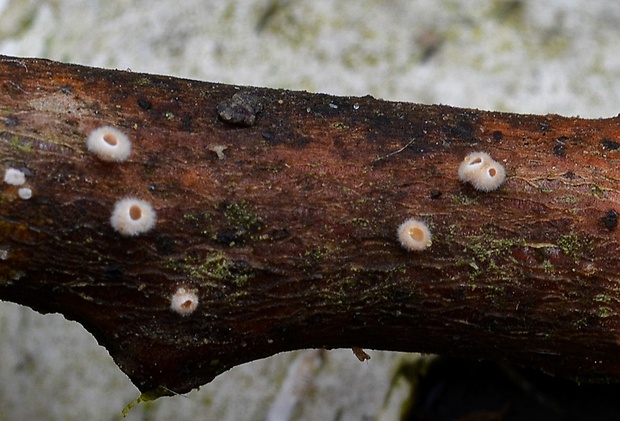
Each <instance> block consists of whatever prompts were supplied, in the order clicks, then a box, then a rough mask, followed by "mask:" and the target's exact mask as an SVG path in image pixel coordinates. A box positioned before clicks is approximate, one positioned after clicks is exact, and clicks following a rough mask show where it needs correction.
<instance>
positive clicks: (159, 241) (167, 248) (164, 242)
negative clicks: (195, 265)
mask: <svg viewBox="0 0 620 421" xmlns="http://www.w3.org/2000/svg"><path fill="white" fill-rule="evenodd" d="M155 247H156V248H157V251H158V252H159V253H161V254H170V253H173V252H174V240H173V239H172V237H170V236H168V235H159V236H157V238H155Z"/></svg>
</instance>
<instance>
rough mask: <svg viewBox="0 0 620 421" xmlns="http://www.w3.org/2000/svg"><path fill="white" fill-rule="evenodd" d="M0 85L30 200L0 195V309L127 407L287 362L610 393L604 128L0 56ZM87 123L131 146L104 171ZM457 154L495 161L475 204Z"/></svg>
mask: <svg viewBox="0 0 620 421" xmlns="http://www.w3.org/2000/svg"><path fill="white" fill-rule="evenodd" d="M0 86H1V89H2V90H1V92H2V93H1V96H0V121H1V123H2V127H1V130H0V158H1V162H2V168H1V169H2V171H4V170H5V169H6V168H9V167H12V168H18V169H22V170H23V171H24V172H25V173H26V179H27V184H28V185H29V186H30V187H31V188H32V191H33V197H32V198H31V199H29V200H22V199H19V198H18V197H17V193H16V187H14V186H9V185H7V184H4V185H3V187H2V192H1V195H0V200H1V206H0V257H1V258H2V260H0V275H1V277H0V298H2V299H4V300H10V301H14V302H17V303H21V304H24V305H28V306H30V307H32V308H34V309H36V310H38V311H40V312H43V313H46V312H60V313H62V314H64V315H65V316H66V317H68V318H70V319H73V320H77V321H79V322H80V323H82V324H83V325H84V326H85V327H86V329H88V330H89V331H90V332H91V333H92V334H93V335H94V336H95V337H96V338H97V340H98V341H99V342H100V343H101V344H102V345H103V346H105V347H106V348H107V349H108V350H109V352H110V354H111V355H112V356H113V357H114V359H115V361H116V362H117V364H118V365H119V367H120V368H121V369H122V370H123V371H124V372H125V373H127V374H128V375H129V376H130V378H131V379H132V381H133V382H134V383H135V384H136V385H137V386H138V387H139V388H140V389H141V390H142V391H145V392H149V391H151V392H153V391H154V393H155V394H158V393H160V392H161V393H167V392H169V391H175V392H179V393H180V392H186V391H189V390H190V389H192V388H194V387H197V386H199V385H201V384H203V383H205V382H208V381H210V380H211V379H213V378H214V377H215V376H217V375H218V374H220V373H222V372H224V371H226V370H227V369H229V368H231V367H233V366H235V365H237V364H240V363H243V362H246V361H251V360H255V359H258V358H262V357H266V356H269V355H273V354H275V353H278V352H281V351H287V350H292V349H299V348H311V347H326V348H335V347H363V348H371V349H385V350H399V351H421V352H433V353H445V354H458V355H465V356H472V357H481V358H482V357H486V358H505V359H509V360H511V361H514V362H516V363H519V364H523V365H529V366H533V367H538V368H540V369H543V370H545V371H547V372H552V373H555V374H558V375H562V376H569V377H578V378H579V379H582V380H588V381H609V380H611V381H616V380H618V379H620V345H619V341H620V314H619V312H620V304H619V302H620V301H619V300H620V275H619V274H618V267H619V265H618V251H619V241H618V232H617V230H616V225H617V219H618V215H617V213H616V210H618V201H619V200H620V196H619V193H618V186H619V183H618V178H619V177H620V175H619V174H618V170H617V166H618V163H619V162H620V161H619V157H620V150H619V148H620V130H619V127H620V124H619V123H620V120H619V119H618V118H611V119H601V120H584V119H579V118H565V117H560V116H555V115H549V116H533V115H516V114H505V113H494V112H484V111H477V110H470V109H458V108H452V107H447V106H440V105H433V106H428V105H420V104H407V103H394V102H386V101H380V100H376V99H374V98H371V97H364V98H350V97H333V96H328V95H319V94H309V93H304V92H290V91H283V90H272V89H262V88H247V87H235V86H228V85H220V84H212V83H205V82H197V81H190V80H181V79H175V78H171V77H162V76H152V75H144V74H136V73H130V72H120V71H110V70H100V69H92V68H86V67H80V66H73V65H66V64H59V63H54V62H50V61H45V60H30V59H16V58H9V57H3V58H1V59H0ZM235 94H238V95H237V96H234V95H235ZM101 125H112V126H115V127H117V128H120V129H122V130H123V131H125V132H126V133H127V134H128V135H129V136H130V137H131V139H133V152H132V155H131V156H130V158H129V160H128V161H126V162H123V163H104V162H102V161H100V160H98V159H97V158H95V157H94V156H93V155H92V154H90V153H88V151H87V150H86V147H85V138H86V136H87V134H88V133H89V132H90V131H91V130H92V129H94V128H96V127H98V126H101ZM218 145H219V146H225V147H226V149H225V150H224V151H223V156H222V157H221V158H222V159H220V157H218V155H217V153H216V152H215V151H216V149H217V148H214V147H215V146H218ZM478 150H482V151H486V152H489V153H490V154H491V155H492V156H493V157H494V158H495V159H496V160H498V161H500V162H503V163H504V166H505V168H506V170H507V174H508V177H507V180H506V182H505V183H504V185H503V186H502V187H501V188H500V189H499V190H496V191H493V192H490V193H480V192H477V191H475V190H474V189H473V188H471V186H469V185H465V184H462V183H461V182H459V180H458V178H457V174H456V172H457V167H458V165H459V162H460V161H461V160H462V159H463V157H464V156H465V155H466V154H467V153H469V152H471V151H478ZM219 152H220V154H221V153H222V152H221V151H219ZM128 195H131V196H136V197H140V198H142V199H145V200H148V201H150V202H151V203H152V204H153V206H154V208H155V210H156V212H157V214H158V221H157V224H156V226H155V228H154V229H153V230H152V231H150V232H148V233H147V234H144V235H141V236H136V237H123V236H121V235H119V234H118V233H116V232H115V231H114V230H113V229H112V227H111V226H110V223H109V218H110V214H111V212H112V208H113V206H114V203H115V202H116V201H117V200H119V199H120V198H122V197H125V196H128ZM411 216H415V217H419V218H421V219H423V220H425V221H427V222H428V223H429V225H430V228H431V231H432V233H433V236H434V238H433V244H432V246H431V247H430V248H429V249H427V250H425V251H422V252H408V251H406V250H404V249H403V248H402V247H401V246H400V244H399V242H398V240H397V238H396V229H397V227H398V225H399V224H400V223H401V222H402V221H404V220H405V219H406V218H408V217H411ZM180 286H183V287H186V288H188V289H195V290H196V291H197V294H198V297H199V300H200V303H199V305H198V308H197V309H196V311H195V312H194V313H192V314H191V315H189V316H186V317H182V316H180V315H179V314H176V313H175V312H173V311H171V310H170V307H169V306H170V297H171V295H172V294H173V292H174V291H175V290H176V289H177V288H178V287H180ZM352 361H353V357H352ZM352 364H353V362H352Z"/></svg>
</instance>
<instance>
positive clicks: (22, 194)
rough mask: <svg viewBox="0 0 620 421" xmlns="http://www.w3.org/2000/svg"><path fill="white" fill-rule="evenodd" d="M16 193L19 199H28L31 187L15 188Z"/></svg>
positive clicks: (30, 194) (30, 195)
mask: <svg viewBox="0 0 620 421" xmlns="http://www.w3.org/2000/svg"><path fill="white" fill-rule="evenodd" d="M17 195H18V196H19V198H20V199H23V200H28V199H30V198H31V197H32V189H30V187H21V188H20V189H19V190H17Z"/></svg>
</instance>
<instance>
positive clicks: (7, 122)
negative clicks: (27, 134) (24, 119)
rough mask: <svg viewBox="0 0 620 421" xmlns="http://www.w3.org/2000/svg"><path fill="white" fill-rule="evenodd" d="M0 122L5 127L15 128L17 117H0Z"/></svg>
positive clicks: (17, 121)
mask: <svg viewBox="0 0 620 421" xmlns="http://www.w3.org/2000/svg"><path fill="white" fill-rule="evenodd" d="M0 121H2V122H3V123H4V126H5V127H15V126H17V125H18V124H19V119H18V118H17V117H0Z"/></svg>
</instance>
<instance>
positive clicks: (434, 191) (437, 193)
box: [431, 190, 441, 199]
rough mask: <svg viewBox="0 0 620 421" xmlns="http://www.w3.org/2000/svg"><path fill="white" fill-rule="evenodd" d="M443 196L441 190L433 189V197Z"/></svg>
mask: <svg viewBox="0 0 620 421" xmlns="http://www.w3.org/2000/svg"><path fill="white" fill-rule="evenodd" d="M440 197H441V192H440V191H439V190H432V191H431V199H439V198H440Z"/></svg>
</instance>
